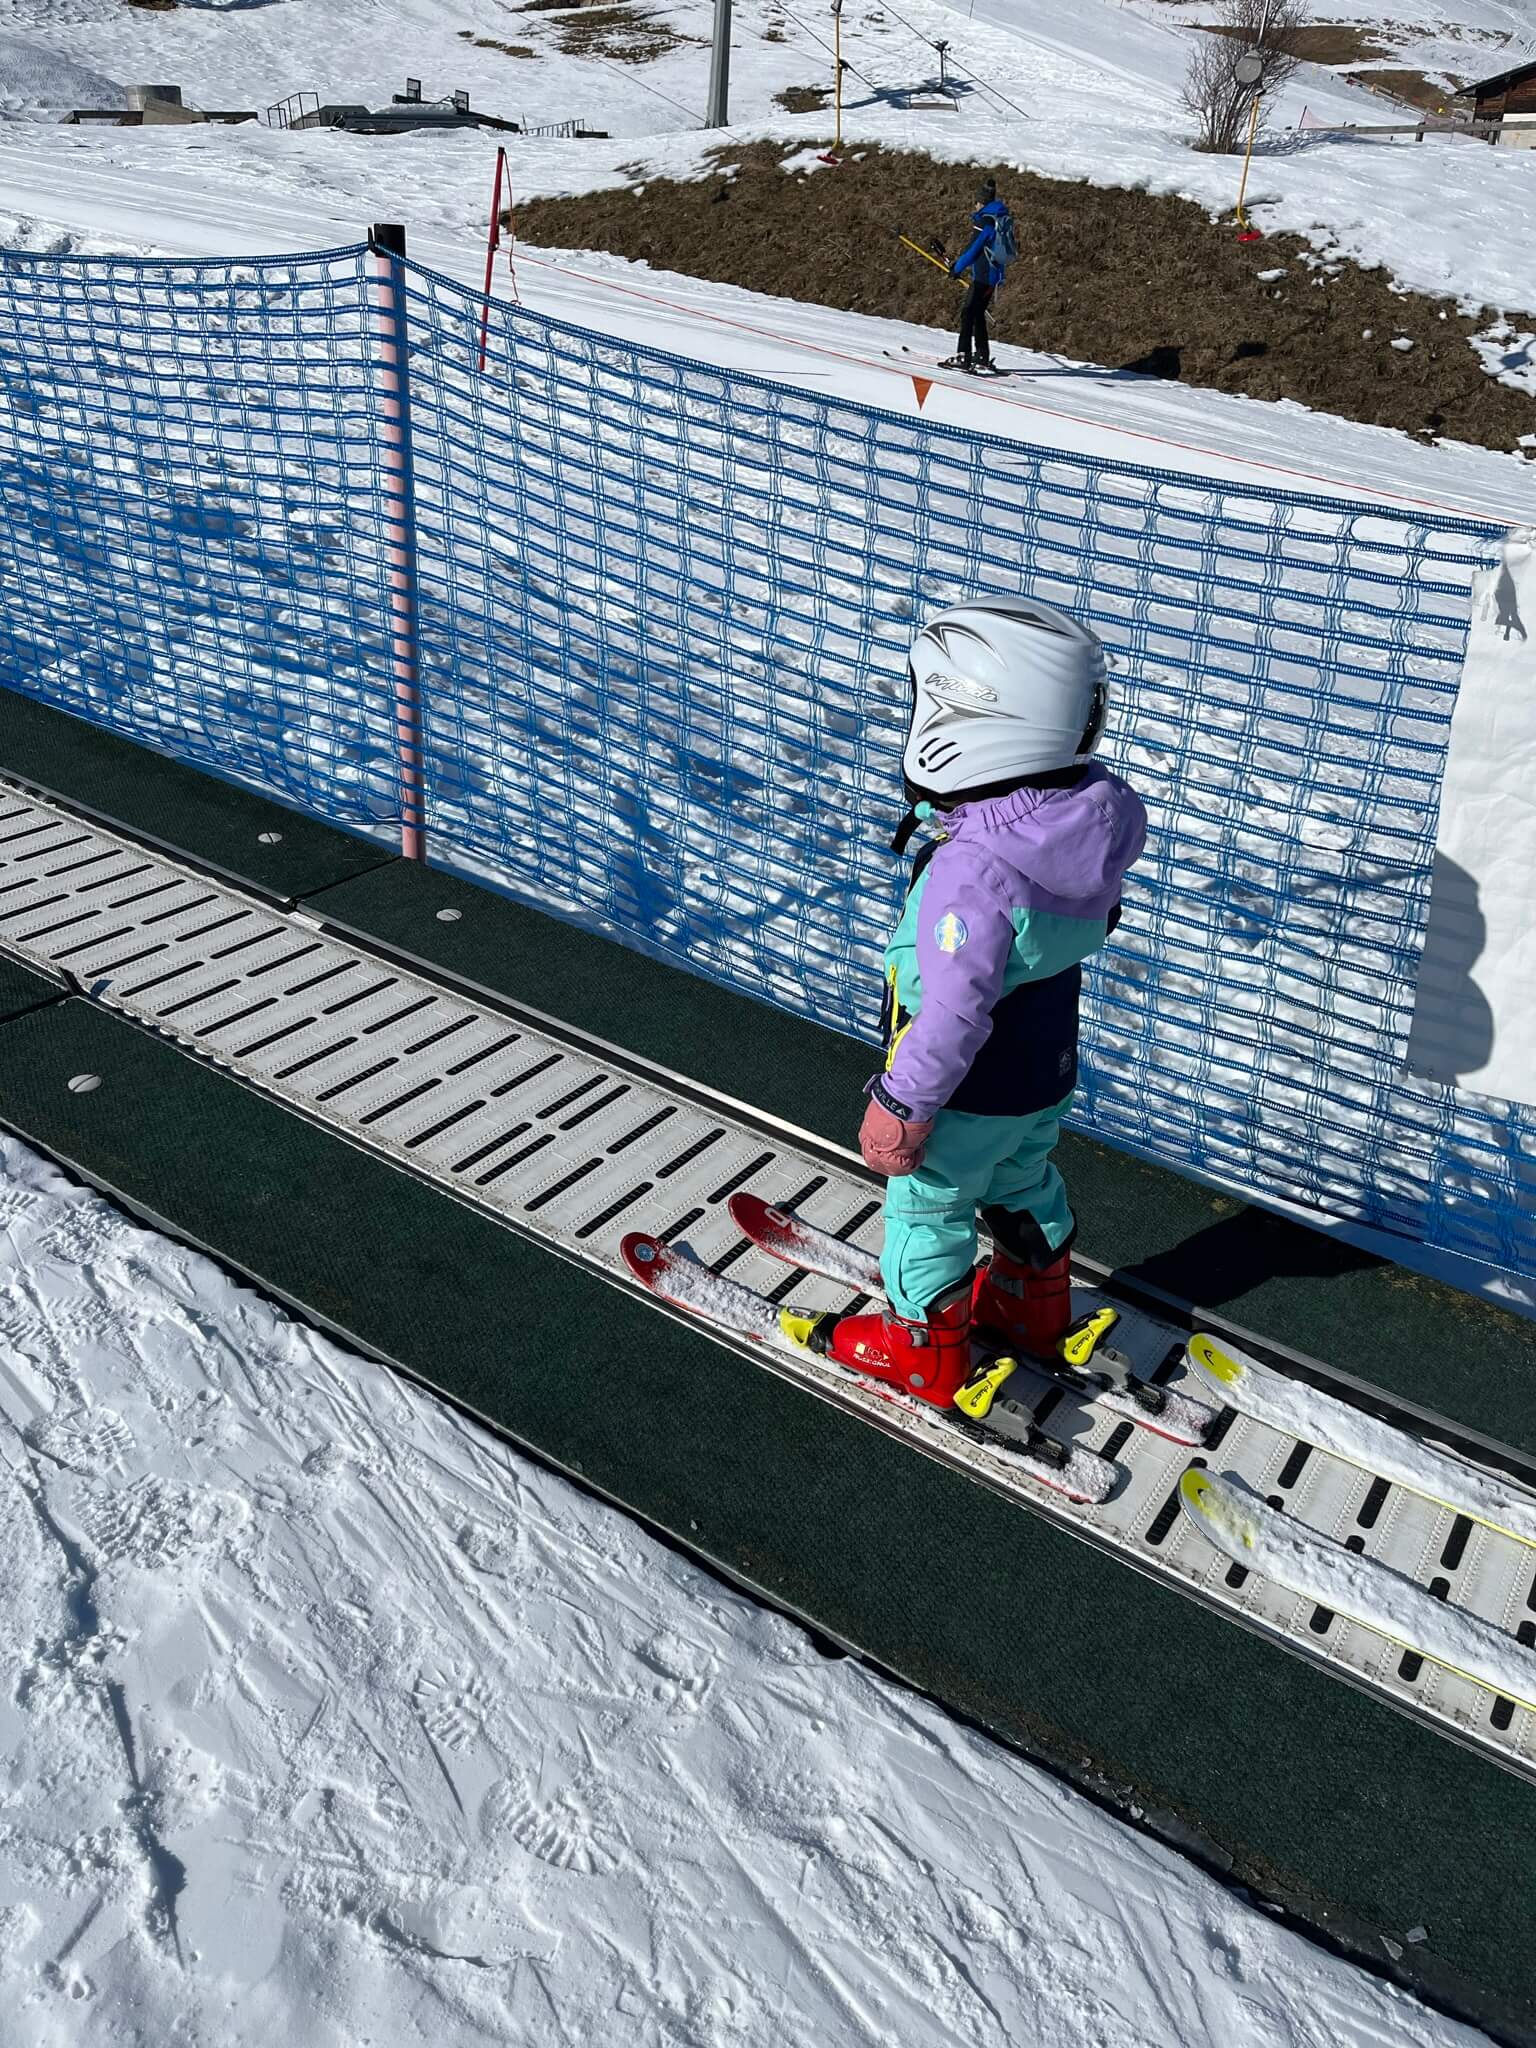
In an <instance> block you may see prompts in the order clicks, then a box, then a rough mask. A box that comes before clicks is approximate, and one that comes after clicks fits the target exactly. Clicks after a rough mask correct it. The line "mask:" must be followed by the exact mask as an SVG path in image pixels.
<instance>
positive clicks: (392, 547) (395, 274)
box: [368, 223, 427, 860]
mask: <svg viewBox="0 0 1536 2048" xmlns="http://www.w3.org/2000/svg"><path fill="white" fill-rule="evenodd" d="M404 257H405V229H404V228H403V227H396V226H393V225H391V224H388V223H385V224H378V225H375V226H374V227H373V229H372V230H371V231H370V233H369V236H368V261H369V265H370V269H371V273H372V283H373V290H372V303H373V327H374V339H375V342H376V343H377V347H378V362H379V400H380V404H379V414H380V431H379V459H380V465H381V467H382V469H383V473H384V491H383V497H384V531H385V549H386V560H387V562H388V565H389V637H390V658H391V665H392V668H393V673H394V686H395V687H394V704H395V749H396V754H397V756H398V759H399V764H400V851H401V853H402V854H403V855H404V857H405V858H406V859H407V860H425V858H426V824H427V811H426V800H425V794H424V789H423V778H422V746H421V663H420V655H419V645H420V643H419V636H418V633H417V622H416V517H415V502H414V500H415V494H414V490H413V485H412V476H411V387H410V376H409V367H408V357H407V350H406V325H405V280H404V276H403V272H402V268H401V266H402V262H403V259H404Z"/></svg>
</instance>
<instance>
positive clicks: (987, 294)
mask: <svg viewBox="0 0 1536 2048" xmlns="http://www.w3.org/2000/svg"><path fill="white" fill-rule="evenodd" d="M971 226H972V227H973V228H975V230H976V233H975V235H974V236H973V238H972V240H971V243H970V246H969V247H968V248H967V249H966V250H965V252H964V254H963V255H961V256H959V257H957V258H956V260H955V261H954V262H953V263H952V264H951V265H950V275H951V276H952V277H964V276H965V275H966V273H967V271H969V273H970V278H971V288H970V290H969V291H968V292H967V293H966V295H965V304H964V305H963V306H962V307H961V308H960V348H959V352H958V354H956V355H952V356H948V357H946V358H945V361H944V362H943V364H942V365H941V368H943V369H946V370H969V371H971V372H972V373H973V374H975V373H976V372H978V371H979V372H981V373H982V374H983V375H987V376H997V375H999V374H1000V372H999V371H998V370H997V368H996V365H995V364H994V363H993V361H992V344H991V341H990V340H989V339H988V336H987V308H988V306H990V305H991V303H992V299H993V295H994V294H995V292H996V291H997V288H998V286H999V285H1000V284H1001V283H1002V281H1003V273H1004V271H1005V270H1006V269H1007V267H1008V259H1009V257H1010V256H1011V255H1012V253H1013V247H1014V240H1013V215H1012V214H1011V213H1010V212H1009V211H1008V208H1007V205H1006V203H1005V202H1004V201H1003V200H1001V199H999V198H998V196H997V180H996V179H995V178H988V179H987V181H986V183H985V184H984V185H983V186H982V188H981V190H980V191H979V192H978V193H977V194H976V211H975V212H974V213H973V214H972V215H971Z"/></svg>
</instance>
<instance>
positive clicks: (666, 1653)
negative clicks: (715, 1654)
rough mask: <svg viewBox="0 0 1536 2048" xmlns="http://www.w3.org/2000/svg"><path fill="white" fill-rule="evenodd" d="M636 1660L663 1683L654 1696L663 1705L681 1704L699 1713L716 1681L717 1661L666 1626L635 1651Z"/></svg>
mask: <svg viewBox="0 0 1536 2048" xmlns="http://www.w3.org/2000/svg"><path fill="white" fill-rule="evenodd" d="M634 1656H635V1661H636V1663H638V1664H641V1665H643V1666H644V1668H645V1669H646V1670H647V1671H650V1672H652V1673H654V1675H655V1676H656V1677H657V1678H659V1679H660V1680H661V1681H662V1683H661V1684H660V1685H658V1686H656V1687H654V1688H653V1693H652V1696H653V1698H655V1699H656V1700H657V1701H658V1702H659V1703H660V1704H661V1705H663V1706H667V1707H681V1708H682V1709H683V1710H684V1711H685V1712H687V1713H697V1711H698V1709H699V1708H700V1707H701V1706H702V1705H703V1704H704V1701H705V1699H706V1698H707V1697H708V1694H709V1688H710V1686H711V1685H712V1684H713V1682H714V1675H715V1660H714V1659H713V1658H712V1657H710V1656H708V1655H707V1654H706V1653H703V1652H701V1651H699V1650H698V1649H697V1648H696V1647H695V1646H694V1645H693V1644H692V1643H689V1642H686V1641H685V1640H684V1639H683V1637H682V1636H680V1635H676V1634H674V1633H673V1632H672V1631H671V1630H670V1629H663V1630H662V1632H661V1634H660V1635H656V1636H653V1637H652V1638H651V1640H650V1641H649V1642H648V1643H644V1644H642V1645H641V1646H640V1647H639V1648H638V1649H636V1651H635V1652H634Z"/></svg>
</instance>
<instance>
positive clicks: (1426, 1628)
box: [1179, 1467, 1536, 1707]
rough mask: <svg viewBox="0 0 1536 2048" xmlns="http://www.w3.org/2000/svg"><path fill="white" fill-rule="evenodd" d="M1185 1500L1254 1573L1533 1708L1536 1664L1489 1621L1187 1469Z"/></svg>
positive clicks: (1204, 1527)
mask: <svg viewBox="0 0 1536 2048" xmlns="http://www.w3.org/2000/svg"><path fill="white" fill-rule="evenodd" d="M1179 1501H1180V1505H1181V1506H1182V1507H1183V1509H1184V1512H1185V1514H1186V1515H1187V1516H1188V1517H1189V1519H1190V1521H1191V1522H1192V1523H1193V1524H1194V1525H1195V1527H1196V1528H1197V1529H1198V1530H1199V1531H1200V1533H1201V1534H1202V1535H1203V1536H1204V1537H1206V1538H1207V1540H1208V1541H1209V1542H1211V1543H1213V1544H1214V1545H1215V1546H1216V1548H1217V1549H1218V1550H1220V1551H1221V1552H1223V1554H1224V1555H1225V1556H1227V1557H1230V1558H1231V1559H1233V1560H1234V1562H1236V1563H1237V1564H1240V1565H1244V1566H1246V1567H1247V1569H1248V1570H1249V1571H1252V1572H1257V1573H1259V1574H1260V1575H1261V1576H1262V1577H1264V1578H1266V1579H1269V1580H1271V1581H1273V1582H1274V1583H1275V1584H1276V1585H1281V1586H1284V1587H1285V1588H1286V1589H1287V1590H1288V1591H1290V1592H1292V1593H1295V1594H1297V1595H1298V1596H1299V1597H1300V1598H1301V1599H1304V1600H1313V1601H1316V1603H1317V1604H1318V1605H1319V1606H1320V1607H1326V1608H1329V1609H1331V1610H1332V1611H1333V1612H1334V1613H1335V1614H1341V1615H1343V1616H1344V1617H1345V1618H1346V1620H1349V1621H1355V1622H1359V1623H1360V1625H1361V1626H1362V1627H1364V1628H1370V1629H1374V1630H1375V1631H1376V1632H1377V1634H1378V1635H1383V1636H1385V1637H1386V1638H1387V1639H1388V1641H1389V1642H1393V1643H1396V1644H1397V1645H1398V1646H1399V1647H1400V1648H1401V1649H1404V1650H1412V1651H1415V1652H1416V1653H1417V1654H1418V1655H1419V1656H1421V1657H1426V1658H1428V1659H1429V1661H1430V1662H1431V1663H1434V1664H1441V1665H1443V1666H1444V1667H1445V1668H1446V1670H1448V1671H1451V1672H1454V1673H1455V1674H1456V1676H1457V1677H1459V1678H1465V1679H1469V1680H1470V1681H1471V1682H1472V1683H1473V1684H1474V1685H1485V1686H1487V1687H1488V1688H1489V1690H1490V1691H1492V1692H1495V1693H1499V1694H1502V1695H1503V1697H1504V1698H1506V1699H1510V1700H1513V1701H1514V1702H1515V1704H1516V1705H1517V1706H1522V1707H1536V1656H1533V1655H1532V1654H1531V1652H1530V1651H1529V1650H1527V1649H1526V1648H1525V1647H1524V1646H1523V1644H1521V1643H1519V1642H1517V1641H1516V1640H1515V1638H1514V1637H1513V1636H1511V1635H1506V1634H1505V1633H1504V1631H1503V1630H1502V1629H1499V1628H1495V1627H1494V1625H1493V1623H1492V1622H1489V1621H1484V1620H1482V1619H1481V1617H1480V1616H1478V1615H1475V1614H1469V1613H1468V1612H1467V1611H1466V1609H1465V1608H1461V1607H1452V1606H1449V1605H1448V1604H1447V1603H1446V1602H1445V1601H1443V1600H1437V1599H1436V1598H1435V1596H1434V1594H1433V1593H1430V1592H1427V1591H1426V1590H1425V1589H1424V1587H1422V1586H1418V1585H1415V1584H1414V1582H1413V1580H1412V1579H1409V1578H1405V1577H1404V1576H1403V1574H1402V1573H1401V1572H1395V1571H1393V1570H1391V1569H1390V1567H1388V1566H1387V1565H1384V1564H1380V1563H1378V1562H1377V1561H1376V1559H1375V1558H1370V1557H1366V1556H1364V1555H1363V1554H1361V1553H1359V1552H1357V1551H1353V1550H1346V1549H1345V1547H1344V1545H1343V1544H1342V1543H1337V1542H1335V1541H1334V1539H1333V1538H1332V1537H1331V1536H1325V1535H1324V1534H1323V1533H1322V1532H1321V1531H1320V1530H1317V1529H1310V1528H1308V1527H1307V1525H1306V1524H1305V1523H1304V1522H1299V1521H1297V1520H1296V1519H1295V1517H1294V1516H1291V1515H1287V1514H1285V1513H1283V1512H1282V1511H1281V1510H1279V1509H1278V1508H1272V1507H1270V1506H1269V1505H1268V1503H1267V1502H1266V1501H1264V1500H1262V1499H1260V1498H1259V1496H1258V1495H1257V1494H1254V1493H1250V1492H1249V1491H1248V1489H1247V1488H1246V1487H1243V1486H1240V1485H1236V1484H1234V1483H1233V1482H1232V1481H1231V1480H1230V1479H1224V1478H1222V1477H1221V1476H1219V1475H1218V1474H1217V1473H1214V1472H1206V1471H1201V1470H1200V1469H1199V1468H1197V1467H1191V1469H1190V1470H1189V1471H1188V1472H1186V1473H1185V1474H1184V1477H1183V1479H1182V1480H1181V1481H1180V1482H1179Z"/></svg>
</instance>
